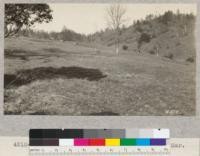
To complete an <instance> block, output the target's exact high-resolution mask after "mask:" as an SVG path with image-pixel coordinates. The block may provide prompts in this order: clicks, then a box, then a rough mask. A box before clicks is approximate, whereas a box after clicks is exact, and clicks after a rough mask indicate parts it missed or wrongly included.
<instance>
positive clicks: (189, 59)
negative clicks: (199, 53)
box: [186, 57, 194, 63]
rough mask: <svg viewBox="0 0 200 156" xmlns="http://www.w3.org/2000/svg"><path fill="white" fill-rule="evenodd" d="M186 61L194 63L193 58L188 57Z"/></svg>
mask: <svg viewBox="0 0 200 156" xmlns="http://www.w3.org/2000/svg"><path fill="white" fill-rule="evenodd" d="M186 61H187V62H191V63H193V62H194V58H193V57H188V58H187V59H186Z"/></svg>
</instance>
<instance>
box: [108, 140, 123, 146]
mask: <svg viewBox="0 0 200 156" xmlns="http://www.w3.org/2000/svg"><path fill="white" fill-rule="evenodd" d="M105 144H106V146H120V139H106V141H105Z"/></svg>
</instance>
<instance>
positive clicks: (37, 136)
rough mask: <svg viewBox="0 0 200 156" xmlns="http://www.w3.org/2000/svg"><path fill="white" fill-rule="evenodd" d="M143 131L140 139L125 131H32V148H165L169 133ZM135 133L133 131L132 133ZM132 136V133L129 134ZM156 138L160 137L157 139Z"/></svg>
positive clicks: (30, 135) (30, 143)
mask: <svg viewBox="0 0 200 156" xmlns="http://www.w3.org/2000/svg"><path fill="white" fill-rule="evenodd" d="M155 131H156V130H142V131H140V133H139V134H140V135H139V137H137V138H135V137H126V136H127V133H126V131H125V130H123V129H106V130H105V129H98V130H96V129H89V130H83V129H63V130H62V129H32V130H30V133H29V137H30V139H29V145H30V146H165V145H166V142H167V141H166V140H167V137H168V136H169V134H168V133H167V131H166V130H165V129H164V130H158V131H157V132H156V133H157V134H156V135H155ZM132 132H133V131H132ZM164 134H165V135H164ZM128 136H131V135H130V131H129V134H128ZM133 136H134V133H133ZM155 136H159V137H157V138H155Z"/></svg>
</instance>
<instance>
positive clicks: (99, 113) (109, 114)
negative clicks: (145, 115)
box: [90, 111, 120, 116]
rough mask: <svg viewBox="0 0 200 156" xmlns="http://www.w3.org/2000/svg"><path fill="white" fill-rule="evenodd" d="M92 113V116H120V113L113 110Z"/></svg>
mask: <svg viewBox="0 0 200 156" xmlns="http://www.w3.org/2000/svg"><path fill="white" fill-rule="evenodd" d="M90 115H92V116H119V115H120V114H119V113H115V112H112V111H103V112H98V113H91V114H90Z"/></svg>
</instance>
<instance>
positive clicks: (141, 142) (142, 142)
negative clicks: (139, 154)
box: [136, 139, 150, 146]
mask: <svg viewBox="0 0 200 156" xmlns="http://www.w3.org/2000/svg"><path fill="white" fill-rule="evenodd" d="M136 146H150V139H136Z"/></svg>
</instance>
